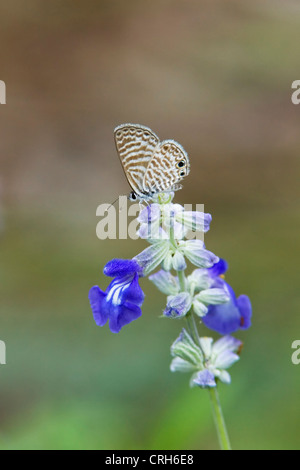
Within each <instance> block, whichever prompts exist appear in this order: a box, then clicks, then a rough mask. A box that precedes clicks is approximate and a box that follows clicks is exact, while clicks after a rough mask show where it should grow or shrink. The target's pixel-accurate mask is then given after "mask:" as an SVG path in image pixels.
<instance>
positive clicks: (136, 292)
mask: <svg viewBox="0 0 300 470" xmlns="http://www.w3.org/2000/svg"><path fill="white" fill-rule="evenodd" d="M103 272H104V274H106V275H107V276H110V277H114V278H115V279H114V280H113V281H112V282H111V283H110V284H109V286H108V287H107V289H106V291H105V292H103V291H102V290H101V289H100V288H99V287H98V286H94V287H92V288H91V290H90V292H89V300H90V304H91V308H92V311H93V315H94V319H95V322H96V324H97V325H98V326H103V325H105V323H106V322H107V320H108V321H109V328H110V330H111V332H112V333H119V331H120V330H121V328H122V327H123V326H124V325H127V324H128V323H130V322H132V321H133V320H136V319H137V318H139V317H140V316H141V315H142V311H141V308H140V307H141V305H142V303H143V301H144V293H143V291H142V289H141V287H140V286H139V282H138V280H139V276H140V275H142V268H141V266H140V265H139V264H138V263H137V262H136V261H135V260H124V259H113V260H111V261H109V262H108V263H107V264H106V266H105V267H104V270H103Z"/></svg>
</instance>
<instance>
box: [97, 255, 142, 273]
mask: <svg viewBox="0 0 300 470" xmlns="http://www.w3.org/2000/svg"><path fill="white" fill-rule="evenodd" d="M103 272H104V274H105V275H106V276H110V277H123V276H127V275H129V274H135V273H141V272H142V268H141V266H140V265H139V264H138V262H137V261H135V260H132V259H117V258H115V259H112V260H111V261H109V262H108V263H107V264H106V266H105V267H104V269H103Z"/></svg>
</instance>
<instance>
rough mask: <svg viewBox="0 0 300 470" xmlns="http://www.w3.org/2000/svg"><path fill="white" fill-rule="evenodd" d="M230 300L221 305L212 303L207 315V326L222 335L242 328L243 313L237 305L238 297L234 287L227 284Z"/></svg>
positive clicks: (205, 322)
mask: <svg viewBox="0 0 300 470" xmlns="http://www.w3.org/2000/svg"><path fill="white" fill-rule="evenodd" d="M226 285H227V288H228V292H229V295H230V301H229V302H227V303H226V304H221V305H210V306H209V308H208V312H207V314H206V315H205V317H203V318H202V321H203V323H204V324H205V326H207V327H208V328H210V329H211V330H214V331H217V332H218V333H220V334H221V335H228V334H230V333H233V332H235V331H237V330H238V329H240V327H241V326H240V323H241V315H240V311H239V309H238V307H237V305H236V297H235V293H234V291H233V290H232V288H231V287H230V286H229V284H227V283H226Z"/></svg>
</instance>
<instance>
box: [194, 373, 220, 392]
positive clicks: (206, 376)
mask: <svg viewBox="0 0 300 470" xmlns="http://www.w3.org/2000/svg"><path fill="white" fill-rule="evenodd" d="M193 382H194V384H196V385H199V387H201V388H207V387H209V388H211V387H216V385H217V384H216V381H215V376H214V374H213V373H212V372H211V371H210V370H208V369H204V370H201V371H200V372H199V373H198V374H197V377H196V378H195V379H194V380H193Z"/></svg>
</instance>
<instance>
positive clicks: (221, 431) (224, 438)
mask: <svg viewBox="0 0 300 470" xmlns="http://www.w3.org/2000/svg"><path fill="white" fill-rule="evenodd" d="M208 391H209V396H210V401H211V405H212V410H213V415H214V421H215V425H216V428H217V433H218V438H219V443H220V447H221V450H231V446H230V442H229V437H228V433H227V429H226V425H225V421H224V416H223V412H222V408H221V404H220V400H219V394H218V390H217V389H216V388H209V389H208Z"/></svg>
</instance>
